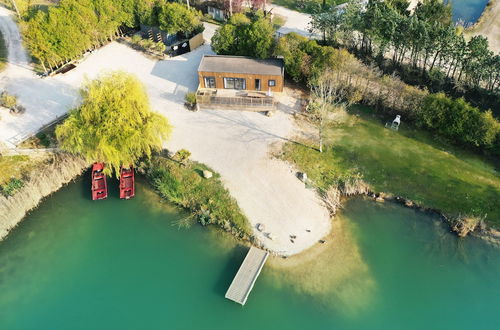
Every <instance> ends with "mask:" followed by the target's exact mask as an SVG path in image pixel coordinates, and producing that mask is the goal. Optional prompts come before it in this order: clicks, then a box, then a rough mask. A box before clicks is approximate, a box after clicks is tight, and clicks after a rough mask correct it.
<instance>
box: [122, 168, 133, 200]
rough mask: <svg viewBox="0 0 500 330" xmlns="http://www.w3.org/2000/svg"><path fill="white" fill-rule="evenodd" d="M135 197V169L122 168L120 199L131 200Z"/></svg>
mask: <svg viewBox="0 0 500 330" xmlns="http://www.w3.org/2000/svg"><path fill="white" fill-rule="evenodd" d="M134 196H135V177H134V167H133V166H132V165H130V166H129V167H124V166H123V165H122V166H121V167H120V198H121V199H130V198H132V197H134Z"/></svg>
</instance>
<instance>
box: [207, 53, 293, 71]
mask: <svg viewBox="0 0 500 330" xmlns="http://www.w3.org/2000/svg"><path fill="white" fill-rule="evenodd" d="M284 67H285V64H284V62H283V59H281V58H268V59H258V58H252V57H244V56H225V55H204V56H203V58H202V60H201V63H200V66H199V67H198V71H204V72H225V73H242V74H262V75H273V76H281V75H282V74H283V72H284Z"/></svg>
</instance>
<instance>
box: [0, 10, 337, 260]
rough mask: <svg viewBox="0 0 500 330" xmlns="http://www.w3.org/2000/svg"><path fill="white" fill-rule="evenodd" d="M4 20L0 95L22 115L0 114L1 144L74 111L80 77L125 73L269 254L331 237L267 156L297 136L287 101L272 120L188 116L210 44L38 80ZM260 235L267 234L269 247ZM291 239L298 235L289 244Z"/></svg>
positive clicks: (100, 55)
mask: <svg viewBox="0 0 500 330" xmlns="http://www.w3.org/2000/svg"><path fill="white" fill-rule="evenodd" d="M9 14H10V13H9V12H8V11H7V10H5V9H3V8H0V29H1V31H2V32H3V33H4V35H5V38H6V40H7V43H8V45H9V50H11V52H12V57H9V60H11V63H12V64H10V65H9V66H8V68H7V69H6V71H5V72H3V73H2V74H1V75H0V88H5V89H7V90H9V91H10V92H11V93H14V94H16V95H17V96H18V97H19V103H20V104H22V105H24V106H25V107H26V109H27V110H26V113H25V114H24V115H22V116H19V117H14V116H11V115H8V114H7V115H5V114H4V113H2V120H1V121H0V141H2V142H5V143H9V142H13V141H15V140H16V139H18V138H20V137H22V136H23V135H26V134H29V133H31V132H34V131H36V130H37V129H38V128H39V127H40V126H42V125H43V124H45V123H47V122H50V121H51V120H52V119H54V118H55V117H57V116H60V115H62V114H64V113H66V112H67V111H68V109H70V108H71V107H74V106H75V105H77V104H78V102H79V98H78V92H77V91H78V88H79V87H80V86H81V83H82V81H83V80H84V78H85V77H87V78H90V79H92V78H94V77H96V76H97V75H98V74H99V73H101V72H103V71H105V70H124V71H128V72H131V73H133V74H135V75H137V77H139V79H140V80H141V81H142V82H143V83H144V85H145V86H146V89H147V91H148V94H149V96H150V100H151V103H152V105H153V108H154V109H155V110H156V111H158V112H160V113H162V114H164V115H165V116H166V117H167V118H168V119H169V120H170V122H171V123H172V125H173V126H174V132H173V136H172V139H171V140H170V141H169V142H168V143H167V147H168V148H170V149H172V150H177V149H180V148H185V149H188V150H190V151H191V153H192V158H193V159H195V160H197V161H200V162H203V163H205V164H207V165H209V166H210V167H212V168H213V169H214V170H216V171H218V172H219V173H220V174H221V176H222V178H223V181H224V183H225V185H226V187H227V188H228V189H229V190H230V192H231V194H232V196H234V197H235V198H236V200H237V201H238V204H239V205H240V207H241V208H242V210H243V211H244V213H245V214H246V215H247V216H248V218H249V220H250V222H251V224H252V226H253V228H254V232H255V234H256V236H257V237H258V239H259V240H261V242H262V243H263V244H264V245H265V246H266V247H267V248H268V249H270V250H271V251H274V252H276V253H279V254H282V255H292V254H295V253H298V252H301V251H303V250H305V249H307V248H309V247H310V246H312V245H314V244H315V243H316V242H317V241H318V240H319V239H321V238H322V237H324V236H325V235H327V234H328V233H329V231H330V218H329V215H328V212H327V210H326V209H325V207H324V206H323V205H322V203H321V201H320V200H319V198H318V197H317V196H316V194H315V192H314V191H313V190H309V189H306V188H305V187H304V185H303V184H302V183H301V182H300V181H299V180H298V179H297V178H296V177H295V171H293V170H292V169H291V168H290V166H289V165H288V164H287V163H285V162H282V161H278V160H276V159H273V158H272V157H271V156H270V155H269V151H270V149H271V146H272V145H275V144H277V143H282V142H283V141H286V139H287V138H288V137H290V136H294V135H295V133H294V124H293V119H292V117H291V115H290V114H289V113H288V112H289V110H290V109H293V108H294V107H295V100H294V99H293V98H289V97H286V96H283V97H282V99H283V102H284V105H283V107H282V108H283V109H284V111H279V112H278V113H277V114H276V115H275V116H273V117H266V116H264V115H262V114H259V113H253V112H240V111H200V112H190V111H187V110H186V109H185V108H184V107H183V101H184V95H185V93H186V92H187V91H194V90H196V88H197V85H198V82H197V67H198V65H199V62H200V60H201V57H202V56H203V54H212V51H211V48H210V46H209V45H204V46H202V47H200V48H199V49H197V50H195V51H193V52H191V53H188V54H186V55H184V56H179V57H175V58H172V59H168V60H165V61H154V60H151V59H149V58H146V57H145V56H143V55H142V54H141V53H140V52H137V51H135V50H133V49H131V48H129V47H127V46H125V45H122V44H119V43H116V42H113V43H111V44H109V45H107V46H105V47H102V48H101V49H99V50H97V51H95V52H94V53H93V54H91V55H90V56H88V57H87V58H86V59H85V60H84V61H83V62H82V63H81V64H79V65H78V67H77V68H76V69H73V70H71V71H70V72H68V73H66V74H64V75H57V76H55V77H50V78H45V79H40V78H38V77H36V76H35V75H33V73H32V72H31V71H30V70H29V67H28V66H27V64H26V61H25V59H26V57H25V56H26V55H25V53H24V51H23V49H22V47H21V45H20V42H19V37H18V36H19V35H18V32H17V27H16V25H15V23H14V22H13V21H12V19H11V17H10V16H9ZM214 29H215V26H212V25H208V26H207V29H206V33H205V39H207V40H209V39H210V36H211V35H212V34H213V31H214ZM16 34H17V37H16ZM23 58H24V59H23ZM259 223H262V224H264V226H265V230H264V232H259V231H257V230H256V226H257V224H259ZM306 230H310V232H307V231H306ZM264 233H271V234H272V236H274V238H273V240H270V239H269V238H267V237H266V236H265V234H264ZM290 235H295V236H297V238H296V239H295V240H294V242H293V243H292V241H291V240H290Z"/></svg>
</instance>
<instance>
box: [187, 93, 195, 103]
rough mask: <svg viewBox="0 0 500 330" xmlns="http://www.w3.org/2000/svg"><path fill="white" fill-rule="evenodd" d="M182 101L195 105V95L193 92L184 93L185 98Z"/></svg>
mask: <svg viewBox="0 0 500 330" xmlns="http://www.w3.org/2000/svg"><path fill="white" fill-rule="evenodd" d="M184 100H185V101H186V103H189V104H196V93H195V92H188V93H186V96H184Z"/></svg>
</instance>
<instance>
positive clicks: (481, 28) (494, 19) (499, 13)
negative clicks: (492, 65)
mask: <svg viewBox="0 0 500 330" xmlns="http://www.w3.org/2000/svg"><path fill="white" fill-rule="evenodd" d="M465 34H466V36H468V37H473V36H476V35H482V36H484V37H487V38H488V41H489V45H490V49H491V50H492V51H493V52H495V53H497V54H498V53H500V0H490V2H489V3H488V5H487V6H486V8H485V10H484V12H483V13H482V14H481V17H480V18H479V20H478V21H477V23H476V24H475V25H474V26H472V27H471V28H469V29H467V30H466V31H465Z"/></svg>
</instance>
